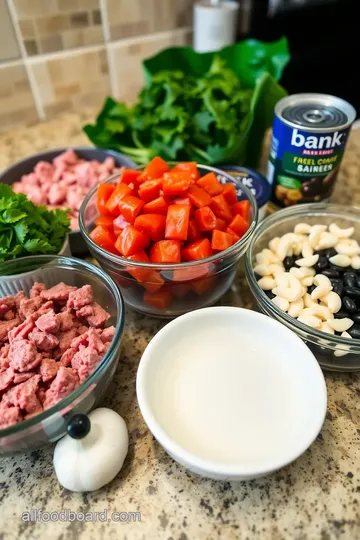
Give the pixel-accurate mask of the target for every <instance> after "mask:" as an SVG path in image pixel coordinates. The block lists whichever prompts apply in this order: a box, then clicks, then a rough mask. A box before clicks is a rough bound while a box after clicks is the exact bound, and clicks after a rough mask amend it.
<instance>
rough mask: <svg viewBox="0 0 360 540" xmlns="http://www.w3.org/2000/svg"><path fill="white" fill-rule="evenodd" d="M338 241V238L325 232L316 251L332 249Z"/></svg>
mask: <svg viewBox="0 0 360 540" xmlns="http://www.w3.org/2000/svg"><path fill="white" fill-rule="evenodd" d="M338 241H339V239H338V237H337V236H335V235H334V234H331V233H329V232H327V231H325V232H323V233H322V234H321V236H320V240H319V242H318V245H317V249H328V248H331V247H334V246H335V245H336V244H337V242H338Z"/></svg>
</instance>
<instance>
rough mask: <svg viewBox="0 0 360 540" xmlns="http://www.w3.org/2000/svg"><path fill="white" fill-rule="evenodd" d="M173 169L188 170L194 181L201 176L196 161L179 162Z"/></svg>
mask: <svg viewBox="0 0 360 540" xmlns="http://www.w3.org/2000/svg"><path fill="white" fill-rule="evenodd" d="M173 171H183V172H187V173H188V175H189V177H190V178H191V180H192V181H196V180H197V179H198V178H200V173H199V170H198V168H197V164H196V163H195V161H185V162H184V163H178V164H177V165H175V167H174V168H173Z"/></svg>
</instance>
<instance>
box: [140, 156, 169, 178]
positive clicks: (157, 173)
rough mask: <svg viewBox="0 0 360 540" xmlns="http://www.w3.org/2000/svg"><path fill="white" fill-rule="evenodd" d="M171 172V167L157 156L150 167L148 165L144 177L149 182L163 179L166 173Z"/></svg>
mask: <svg viewBox="0 0 360 540" xmlns="http://www.w3.org/2000/svg"><path fill="white" fill-rule="evenodd" d="M168 171H170V167H169V165H168V164H167V163H166V161H164V160H163V159H162V158H161V157H159V156H156V157H154V159H153V160H152V161H150V163H149V164H148V165H146V167H145V169H144V172H143V174H142V176H143V177H144V178H146V179H148V180H155V179H156V178H161V177H162V176H163V174H164V173H167V172H168Z"/></svg>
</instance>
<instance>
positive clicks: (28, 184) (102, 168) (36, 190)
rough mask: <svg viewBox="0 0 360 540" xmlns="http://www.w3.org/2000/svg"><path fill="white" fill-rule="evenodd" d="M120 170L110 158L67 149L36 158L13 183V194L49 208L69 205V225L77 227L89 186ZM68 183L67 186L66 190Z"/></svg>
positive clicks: (91, 186) (90, 187)
mask: <svg viewBox="0 0 360 540" xmlns="http://www.w3.org/2000/svg"><path fill="white" fill-rule="evenodd" d="M119 170H120V169H118V168H116V167H115V161H114V159H113V158H112V157H110V156H109V157H107V158H106V159H105V161H104V162H103V163H101V162H99V161H96V160H91V161H85V160H83V159H81V158H79V157H78V156H77V155H76V154H75V152H74V151H73V150H71V149H69V150H66V151H65V152H63V153H62V154H60V155H59V156H57V157H56V158H54V159H53V161H52V163H48V162H46V161H39V163H37V164H36V166H35V168H34V171H33V172H31V173H30V174H25V175H23V176H22V177H21V180H20V182H15V183H14V184H13V189H14V191H15V192H16V193H25V195H27V197H28V198H29V199H30V200H31V201H33V202H34V203H35V204H45V205H47V206H48V207H49V208H50V209H51V208H63V209H65V208H70V209H71V211H70V213H69V217H70V219H71V228H72V229H73V230H76V229H78V228H79V222H78V216H79V209H80V206H81V203H82V201H83V200H84V198H85V196H86V195H87V194H88V192H89V191H90V189H92V188H93V187H94V186H96V185H97V184H98V183H99V182H102V181H103V180H105V178H107V177H108V176H110V175H112V174H114V173H116V172H117V171H119ZM69 186H71V189H69Z"/></svg>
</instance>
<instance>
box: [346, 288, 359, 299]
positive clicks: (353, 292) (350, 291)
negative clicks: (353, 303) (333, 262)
mask: <svg viewBox="0 0 360 540" xmlns="http://www.w3.org/2000/svg"><path fill="white" fill-rule="evenodd" d="M344 293H345V294H346V296H350V297H351V298H353V299H359V300H360V290H359V289H357V288H356V287H345V289H344Z"/></svg>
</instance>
